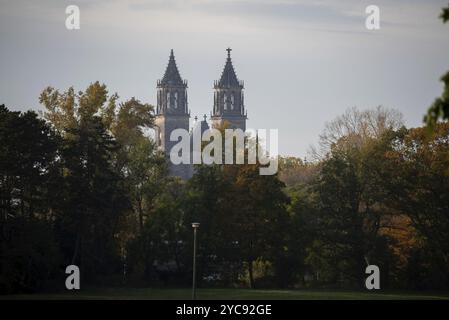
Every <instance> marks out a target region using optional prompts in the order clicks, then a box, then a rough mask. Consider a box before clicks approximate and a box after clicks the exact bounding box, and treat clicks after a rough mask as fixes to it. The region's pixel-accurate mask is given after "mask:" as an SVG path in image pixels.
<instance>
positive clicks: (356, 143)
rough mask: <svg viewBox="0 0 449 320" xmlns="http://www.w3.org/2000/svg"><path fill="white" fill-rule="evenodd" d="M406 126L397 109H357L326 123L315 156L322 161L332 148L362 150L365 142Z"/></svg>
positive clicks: (354, 108)
mask: <svg viewBox="0 0 449 320" xmlns="http://www.w3.org/2000/svg"><path fill="white" fill-rule="evenodd" d="M402 126H403V120H402V114H401V113H399V112H398V111H396V110H394V109H389V108H385V107H382V106H378V107H377V108H374V109H367V110H363V111H360V110H359V109H358V108H356V107H353V108H350V109H348V110H346V112H345V113H344V114H343V115H341V116H339V117H337V118H336V119H335V120H333V121H331V122H329V123H326V125H325V128H324V130H323V132H322V133H321V134H320V140H319V145H318V148H314V147H312V149H311V154H312V156H313V157H314V159H318V160H319V159H323V158H325V156H326V155H327V154H328V153H329V152H330V151H331V150H332V148H337V147H338V148H345V147H349V148H352V147H359V148H361V147H363V145H364V143H365V141H367V140H370V139H376V138H380V137H381V136H382V135H383V134H384V133H385V132H386V131H389V130H397V129H399V128H401V127H402Z"/></svg>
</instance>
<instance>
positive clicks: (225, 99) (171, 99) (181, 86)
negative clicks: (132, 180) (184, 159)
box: [155, 48, 247, 179]
mask: <svg viewBox="0 0 449 320" xmlns="http://www.w3.org/2000/svg"><path fill="white" fill-rule="evenodd" d="M227 52H228V56H227V59H226V64H225V67H224V69H223V72H222V74H221V78H220V80H218V81H215V82H214V105H213V110H212V112H211V120H212V125H213V126H221V125H222V124H223V123H224V122H227V123H228V125H229V126H230V127H231V128H234V129H237V128H238V129H242V130H243V131H245V129H246V119H247V116H246V112H245V107H244V98H243V88H244V87H243V82H242V81H240V80H238V78H237V76H236V74H235V71H234V67H233V65H232V61H231V49H230V48H228V49H227ZM206 118H207V117H206V115H204V120H202V121H199V122H198V121H197V117H195V123H194V128H193V129H192V131H193V130H201V133H203V132H204V131H205V130H207V129H209V124H208V123H207V120H206ZM155 122H156V143H157V145H158V147H159V148H160V149H161V150H162V151H164V152H165V153H166V154H167V156H168V155H169V152H170V150H171V148H172V147H173V146H174V145H175V144H176V143H177V142H176V141H170V133H171V132H172V131H173V130H175V129H178V128H182V129H185V130H189V129H190V128H189V122H190V110H189V108H188V99H187V81H186V80H183V79H182V78H181V75H180V73H179V70H178V67H177V65H176V61H175V56H174V54H173V50H171V52H170V58H169V61H168V65H167V69H166V70H165V73H164V76H163V77H162V79H161V80H159V81H158V82H157V105H156V121H155ZM192 131H191V132H192ZM169 172H170V175H172V176H178V177H181V178H182V179H189V178H191V177H192V175H193V172H194V169H193V165H191V164H180V165H174V164H172V163H170V167H169Z"/></svg>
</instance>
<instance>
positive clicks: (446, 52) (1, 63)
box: [0, 0, 449, 157]
mask: <svg viewBox="0 0 449 320" xmlns="http://www.w3.org/2000/svg"><path fill="white" fill-rule="evenodd" d="M447 3H448V1H447V0H442V1H440V0H394V1H391V0H390V1H385V0H370V1H363V0H346V1H344V0H343V1H324V0H310V1H306V0H227V1H225V0H189V1H181V0H130V1H118V0H115V1H114V0H112V1H111V0H108V1H107V0H92V1H87V0H83V1H80V0H78V1H75V0H71V1H65V0H54V1H50V0H42V1H38V0H29V1H24V0H11V1H4V0H0V40H1V42H0V43H1V48H0V70H1V77H0V104H3V103H4V104H5V105H6V106H7V107H9V108H11V109H13V110H27V109H35V110H39V109H40V108H41V107H40V106H39V102H38V97H39V94H40V92H41V91H42V90H43V89H44V88H45V87H46V86H48V85H51V86H53V87H56V88H58V89H61V90H65V89H66V88H68V87H69V86H72V85H73V86H74V87H75V89H76V90H84V89H85V88H86V87H87V86H88V84H89V83H91V82H94V81H96V80H99V81H100V82H102V83H105V84H106V85H107V86H108V88H109V90H110V92H111V93H112V92H117V93H118V94H119V95H120V97H121V100H126V99H129V98H130V97H133V96H134V97H136V98H138V99H140V100H141V101H143V102H147V103H151V104H155V102H156V89H155V87H156V81H157V79H160V78H161V77H162V75H163V73H164V71H165V67H166V65H167V62H168V57H169V53H170V49H172V48H173V49H174V52H175V57H176V61H177V64H178V68H179V70H180V73H181V76H182V77H183V78H184V79H187V81H188V84H189V89H188V90H189V91H188V94H189V108H190V110H191V115H192V118H193V117H194V116H195V115H198V116H199V117H201V116H202V115H203V114H207V115H209V114H210V111H211V110H212V104H213V90H212V86H213V81H214V80H217V79H219V77H220V74H221V71H222V69H223V66H224V63H225V58H226V51H225V49H226V48H227V47H228V46H230V47H231V48H232V49H233V51H232V59H233V63H234V67H235V70H236V72H237V76H238V77H239V79H240V80H244V81H245V104H246V109H247V111H248V117H249V120H248V123H247V127H248V128H256V129H257V128H265V129H270V128H277V129H279V149H280V153H281V154H283V155H295V156H301V157H303V156H305V155H306V153H307V150H308V147H309V146H310V145H311V144H315V143H316V142H317V140H318V135H319V133H320V132H321V131H322V129H323V127H324V124H325V122H326V121H331V120H332V119H334V118H335V117H336V116H337V115H339V114H342V113H343V112H344V111H345V110H346V109H347V108H349V107H352V106H357V107H359V108H361V109H365V108H369V107H375V106H377V105H383V106H385V107H390V108H395V109H398V110H399V111H401V112H402V113H403V115H404V119H405V121H406V124H407V125H408V126H418V125H421V123H422V117H423V114H424V113H425V110H426V109H427V107H428V106H429V105H430V104H431V103H432V101H433V100H434V99H435V97H437V96H439V95H441V92H442V84H441V83H440V82H439V78H440V77H441V75H442V74H443V73H444V72H445V71H447V70H449V24H446V25H444V24H443V23H442V21H441V20H440V19H438V15H439V14H440V12H441V8H442V7H444V6H446V5H447ZM71 4H75V5H78V6H79V8H80V11H81V29H80V30H75V31H69V30H67V29H66V27H65V19H66V14H65V8H66V6H68V5H71ZM371 4H374V5H377V6H379V8H380V23H381V29H380V30H376V31H369V30H367V29H366V28H365V18H366V14H365V8H366V7H367V6H368V5H371Z"/></svg>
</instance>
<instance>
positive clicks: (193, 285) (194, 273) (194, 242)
mask: <svg viewBox="0 0 449 320" xmlns="http://www.w3.org/2000/svg"><path fill="white" fill-rule="evenodd" d="M199 227H200V224H199V222H194V223H192V228H193V283H192V299H193V300H195V299H196V230H197V229H198V228H199Z"/></svg>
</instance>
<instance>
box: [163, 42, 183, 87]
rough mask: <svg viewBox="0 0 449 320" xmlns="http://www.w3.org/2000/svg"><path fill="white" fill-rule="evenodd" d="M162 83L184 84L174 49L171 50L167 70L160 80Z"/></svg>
mask: <svg viewBox="0 0 449 320" xmlns="http://www.w3.org/2000/svg"><path fill="white" fill-rule="evenodd" d="M160 84H162V85H167V84H169V85H183V84H184V83H183V81H182V78H181V75H180V74H179V71H178V67H177V66H176V61H175V55H174V54H173V49H171V51H170V59H169V60H168V65H167V69H166V70H165V73H164V76H163V77H162V80H161V81H160Z"/></svg>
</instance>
